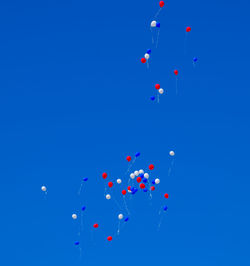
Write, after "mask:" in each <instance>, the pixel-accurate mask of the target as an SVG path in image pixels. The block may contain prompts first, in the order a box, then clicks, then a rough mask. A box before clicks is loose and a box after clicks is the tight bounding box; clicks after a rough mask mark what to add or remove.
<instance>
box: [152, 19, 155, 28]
mask: <svg viewBox="0 0 250 266" xmlns="http://www.w3.org/2000/svg"><path fill="white" fill-rule="evenodd" d="M151 27H152V28H154V27H156V21H155V20H153V21H152V22H151Z"/></svg>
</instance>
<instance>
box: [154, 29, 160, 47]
mask: <svg viewBox="0 0 250 266" xmlns="http://www.w3.org/2000/svg"><path fill="white" fill-rule="evenodd" d="M159 37H160V29H159V30H158V33H157V41H156V46H155V47H156V48H157V47H158V43H159Z"/></svg>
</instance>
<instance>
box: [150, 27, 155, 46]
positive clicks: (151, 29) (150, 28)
mask: <svg viewBox="0 0 250 266" xmlns="http://www.w3.org/2000/svg"><path fill="white" fill-rule="evenodd" d="M150 31H151V35H152V44H154V35H153V30H152V28H151V27H150Z"/></svg>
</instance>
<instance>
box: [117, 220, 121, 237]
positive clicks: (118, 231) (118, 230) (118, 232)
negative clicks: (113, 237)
mask: <svg viewBox="0 0 250 266" xmlns="http://www.w3.org/2000/svg"><path fill="white" fill-rule="evenodd" d="M120 227H121V222H120V221H119V222H118V229H117V235H118V236H119V234H120V229H121V228H120Z"/></svg>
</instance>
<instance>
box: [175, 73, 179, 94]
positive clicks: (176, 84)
mask: <svg viewBox="0 0 250 266" xmlns="http://www.w3.org/2000/svg"><path fill="white" fill-rule="evenodd" d="M175 87H176V95H177V94H178V79H177V77H176V82H175Z"/></svg>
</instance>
